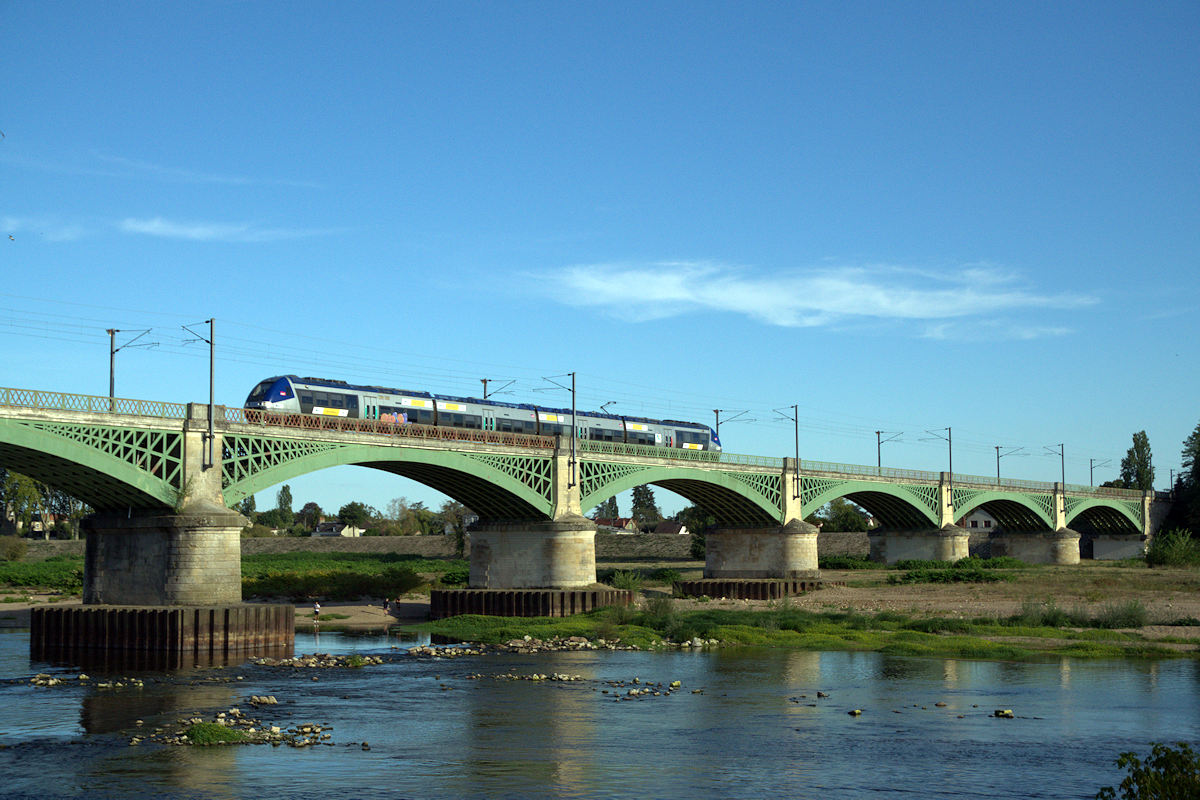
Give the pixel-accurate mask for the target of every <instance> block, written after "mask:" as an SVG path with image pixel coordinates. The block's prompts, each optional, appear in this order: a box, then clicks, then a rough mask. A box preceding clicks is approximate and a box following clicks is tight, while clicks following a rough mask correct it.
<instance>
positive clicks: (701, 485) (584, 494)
mask: <svg viewBox="0 0 1200 800" xmlns="http://www.w3.org/2000/svg"><path fill="white" fill-rule="evenodd" d="M579 473H580V479H579V483H580V489H581V492H580V495H581V497H580V504H581V506H582V508H583V509H584V510H589V509H592V508H594V507H596V506H597V505H599V504H600V503H601V502H603V501H605V500H607V499H608V498H610V497H612V496H614V495H617V494H620V493H621V492H623V491H626V490H628V489H632V488H633V487H635V486H641V485H643V484H651V485H654V486H661V487H663V488H664V489H666V490H668V491H671V492H675V493H676V494H678V495H680V496H681V497H683V498H685V499H687V500H689V501H691V502H692V503H694V504H695V505H697V506H700V507H701V508H703V509H704V510H705V511H707V512H708V513H710V514H712V515H713V516H714V517H716V518H717V522H718V524H721V525H726V526H728V525H745V526H769V525H778V524H779V522H780V516H781V515H782V509H781V507H780V477H779V476H778V475H771V474H767V473H753V472H739V471H733V470H729V471H725V470H715V469H703V468H698V467H696V466H682V465H663V464H647V465H639V464H627V463H614V462H604V461H596V460H592V459H588V460H581V461H580V463H579Z"/></svg>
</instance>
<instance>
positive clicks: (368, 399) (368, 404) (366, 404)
mask: <svg viewBox="0 0 1200 800" xmlns="http://www.w3.org/2000/svg"><path fill="white" fill-rule="evenodd" d="M379 400H380V397H379V395H374V394H364V395H363V396H362V418H363V419H379Z"/></svg>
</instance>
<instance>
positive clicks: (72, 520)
mask: <svg viewBox="0 0 1200 800" xmlns="http://www.w3.org/2000/svg"><path fill="white" fill-rule="evenodd" d="M43 496H44V497H45V505H46V510H47V511H48V512H49V513H51V514H53V515H55V516H56V517H58V518H59V522H58V525H61V526H62V527H63V528H65V529H66V531H67V533H68V534H69V535H70V537H71V538H72V539H78V538H79V521H80V520H81V519H83V517H84V515H85V514H87V513H89V509H88V507H87V506H86V505H85V504H84V502H83V501H82V500H79V499H78V498H76V497H74V496H72V495H70V494H67V493H66V492H64V491H63V490H62V489H57V488H55V487H53V486H47V487H45V491H44V494H43ZM43 527H44V526H43Z"/></svg>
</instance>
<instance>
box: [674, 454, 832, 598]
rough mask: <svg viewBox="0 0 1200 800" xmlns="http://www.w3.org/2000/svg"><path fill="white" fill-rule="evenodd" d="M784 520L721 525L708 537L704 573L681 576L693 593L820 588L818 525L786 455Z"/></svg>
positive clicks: (768, 593) (744, 594)
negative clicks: (804, 508)
mask: <svg viewBox="0 0 1200 800" xmlns="http://www.w3.org/2000/svg"><path fill="white" fill-rule="evenodd" d="M780 486H781V487H782V492H781V495H782V497H781V500H782V504H783V509H782V511H781V513H780V516H781V517H782V522H781V523H780V524H778V525H771V526H767V527H721V528H717V529H716V530H712V531H709V532H708V534H707V535H706V536H705V541H704V548H705V557H704V578H703V580H699V581H681V582H680V584H679V591H680V593H681V594H684V595H689V596H701V595H706V596H708V597H735V598H739V599H750V600H773V599H779V598H783V597H788V596H790V595H793V594H802V593H804V592H806V591H809V590H810V589H813V588H816V586H817V585H818V584H817V581H818V578H820V570H819V569H818V566H817V534H818V530H817V527H816V526H815V525H812V524H810V523H807V522H805V521H804V518H803V514H802V512H801V508H800V497H801V493H800V488H799V487H800V483H799V476H798V474H797V471H796V461H795V459H791V458H786V459H784V466H783V474H782V476H781V481H780Z"/></svg>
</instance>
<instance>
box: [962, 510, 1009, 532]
mask: <svg viewBox="0 0 1200 800" xmlns="http://www.w3.org/2000/svg"><path fill="white" fill-rule="evenodd" d="M955 524H956V525H958V527H960V528H966V529H967V530H989V531H990V530H995V529H996V528H998V527H999V525H997V524H996V518H995V517H993V516H992V515H991V514H989V513H987V512H986V511H984V510H983V509H982V508H977V509H975V510H974V511H972V512H971V513H970V514H967V515H966V516H965V517H963V518H962V519H960V520H959V521H958V522H957V523H955Z"/></svg>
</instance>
